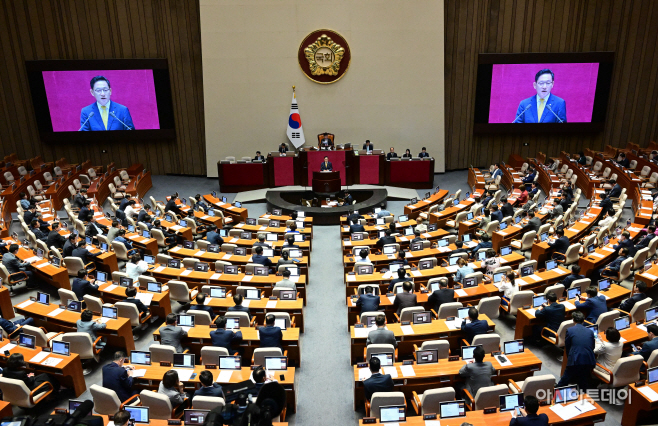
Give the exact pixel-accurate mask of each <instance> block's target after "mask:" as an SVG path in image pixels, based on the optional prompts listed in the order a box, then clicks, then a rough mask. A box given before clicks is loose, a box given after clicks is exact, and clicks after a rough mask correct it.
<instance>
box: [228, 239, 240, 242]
mask: <svg viewBox="0 0 658 426" xmlns="http://www.w3.org/2000/svg"><path fill="white" fill-rule="evenodd" d="M238 240H239V238H231V241H229V243H237V242H238Z"/></svg>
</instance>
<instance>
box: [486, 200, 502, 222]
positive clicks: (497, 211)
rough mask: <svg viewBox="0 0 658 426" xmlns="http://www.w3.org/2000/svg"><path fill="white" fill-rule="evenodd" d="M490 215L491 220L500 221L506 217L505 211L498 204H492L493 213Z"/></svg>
mask: <svg viewBox="0 0 658 426" xmlns="http://www.w3.org/2000/svg"><path fill="white" fill-rule="evenodd" d="M489 216H491V220H497V221H498V222H502V221H503V219H504V216H503V212H502V211H500V209H499V207H498V204H492V205H491V213H490V214H489Z"/></svg>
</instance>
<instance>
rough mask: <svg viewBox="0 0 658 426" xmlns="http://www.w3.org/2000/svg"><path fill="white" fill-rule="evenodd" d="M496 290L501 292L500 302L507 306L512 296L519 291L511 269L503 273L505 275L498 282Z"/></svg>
mask: <svg viewBox="0 0 658 426" xmlns="http://www.w3.org/2000/svg"><path fill="white" fill-rule="evenodd" d="M498 290H500V291H502V292H503V297H502V298H501V303H502V304H503V305H505V306H509V304H510V301H511V300H512V296H514V295H515V294H516V293H518V292H519V291H520V289H519V286H518V284H517V283H516V275H515V274H514V272H513V271H510V272H508V273H507V274H505V277H504V278H503V280H502V281H501V282H500V285H499V286H498Z"/></svg>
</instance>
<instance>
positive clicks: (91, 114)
mask: <svg viewBox="0 0 658 426" xmlns="http://www.w3.org/2000/svg"><path fill="white" fill-rule="evenodd" d="M93 116H94V111H92V112H90V113H89V115H88V116H87V119H86V120H85V122H84V123H82V126H80V128H79V129H78V132H79V131H80V130H82V128H83V127H85V125H86V124H87V121H89V119H90V118H91V117H93Z"/></svg>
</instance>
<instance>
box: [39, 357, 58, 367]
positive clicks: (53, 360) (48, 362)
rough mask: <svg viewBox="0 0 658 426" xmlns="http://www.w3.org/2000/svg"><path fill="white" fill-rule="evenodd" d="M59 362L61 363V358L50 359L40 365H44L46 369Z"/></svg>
mask: <svg viewBox="0 0 658 426" xmlns="http://www.w3.org/2000/svg"><path fill="white" fill-rule="evenodd" d="M60 362H62V358H53V357H50V358H48V359H46V360H45V361H44V362H42V363H41V365H46V366H48V367H54V366H56V365H57V364H59V363H60Z"/></svg>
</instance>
